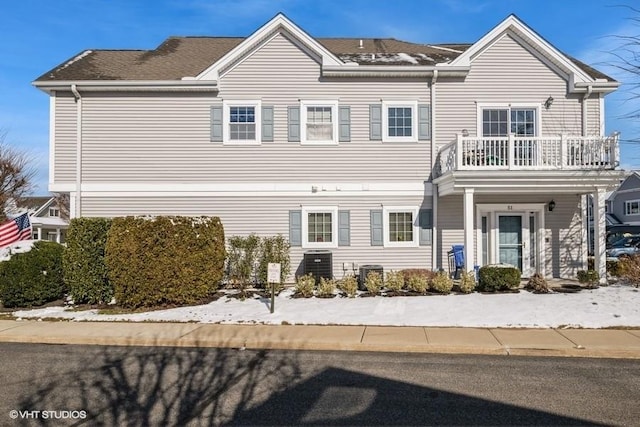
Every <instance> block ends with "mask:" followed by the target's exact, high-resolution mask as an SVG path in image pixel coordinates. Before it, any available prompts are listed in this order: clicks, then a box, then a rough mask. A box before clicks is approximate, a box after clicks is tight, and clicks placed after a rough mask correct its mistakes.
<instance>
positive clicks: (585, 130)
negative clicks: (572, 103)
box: [582, 85, 593, 136]
mask: <svg viewBox="0 0 640 427" xmlns="http://www.w3.org/2000/svg"><path fill="white" fill-rule="evenodd" d="M592 92H593V86H592V85H588V86H587V91H586V92H585V93H584V95H583V96H582V136H587V133H588V128H587V121H588V120H587V114H588V112H589V108H588V104H587V100H588V99H589V96H591V93H592Z"/></svg>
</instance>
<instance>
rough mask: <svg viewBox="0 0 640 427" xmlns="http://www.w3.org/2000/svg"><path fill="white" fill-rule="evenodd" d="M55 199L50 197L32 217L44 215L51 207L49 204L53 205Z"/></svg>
mask: <svg viewBox="0 0 640 427" xmlns="http://www.w3.org/2000/svg"><path fill="white" fill-rule="evenodd" d="M55 199H56V198H55V197H51V198H50V199H49V200H47V201H46V202H44V203H43V204H42V206H40V207H39V208H38V210H37V211H35V212H34V213H33V214H32V216H34V217H39V216H40V215H41V214H42V213H44V210H45V209H47V208H48V207H49V206H51V204H53V202H54V201H55Z"/></svg>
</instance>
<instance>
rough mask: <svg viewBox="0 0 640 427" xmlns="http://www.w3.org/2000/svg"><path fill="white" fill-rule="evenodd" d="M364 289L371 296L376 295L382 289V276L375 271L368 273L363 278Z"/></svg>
mask: <svg viewBox="0 0 640 427" xmlns="http://www.w3.org/2000/svg"><path fill="white" fill-rule="evenodd" d="M364 287H365V288H367V292H369V293H370V294H371V295H378V294H379V293H380V290H381V289H382V275H381V274H380V273H378V272H377V271H370V272H368V273H367V276H366V277H365V278H364Z"/></svg>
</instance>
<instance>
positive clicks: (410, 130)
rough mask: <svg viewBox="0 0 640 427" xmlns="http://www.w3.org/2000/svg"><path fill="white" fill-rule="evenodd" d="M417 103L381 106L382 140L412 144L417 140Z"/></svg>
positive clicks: (392, 103)
mask: <svg viewBox="0 0 640 427" xmlns="http://www.w3.org/2000/svg"><path fill="white" fill-rule="evenodd" d="M417 109H418V105H417V103H406V102H405V103H399V102H384V103H383V105H382V116H383V128H384V139H385V140H389V141H400V142H414V141H417V140H418V120H417Z"/></svg>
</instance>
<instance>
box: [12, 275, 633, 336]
mask: <svg viewBox="0 0 640 427" xmlns="http://www.w3.org/2000/svg"><path fill="white" fill-rule="evenodd" d="M292 292H293V291H292V290H285V291H283V292H282V293H281V294H280V295H279V296H278V297H276V303H275V313H273V314H271V313H270V310H269V303H270V301H269V300H268V299H265V298H262V299H261V298H258V297H255V298H251V299H247V300H245V301H240V300H237V299H233V298H227V297H223V298H220V299H219V300H217V301H214V302H212V303H210V304H206V305H201V306H192V307H181V308H174V309H169V310H159V311H150V312H145V313H135V314H117V315H105V314H98V312H97V311H96V310H87V311H70V310H68V309H65V308H63V307H49V308H41V309H34V310H22V311H17V312H15V313H14V316H16V317H20V318H50V317H55V318H63V319H70V320H76V321H82V320H88V321H116V320H125V321H134V322H140V321H170V322H189V321H193V322H201V323H263V324H282V323H285V322H286V323H289V324H316V325H330V324H331V325H389V326H459V327H492V328H498V327H505V328H519V327H527V328H558V327H574V328H579V327H582V328H605V327H616V326H620V327H640V289H638V288H634V287H631V286H623V285H612V286H607V287H601V288H598V289H592V290H582V291H580V292H578V293H553V294H533V293H530V292H527V291H521V292H520V293H517V294H480V293H473V294H469V295H438V296H433V295H432V296H421V297H417V296H412V297H381V296H377V297H366V298H364V297H359V298H343V297H336V298H331V299H324V298H309V299H305V298H295V299H294V298H291V295H292Z"/></svg>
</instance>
